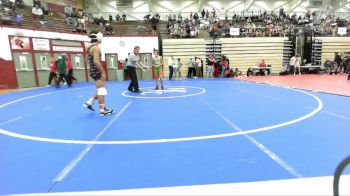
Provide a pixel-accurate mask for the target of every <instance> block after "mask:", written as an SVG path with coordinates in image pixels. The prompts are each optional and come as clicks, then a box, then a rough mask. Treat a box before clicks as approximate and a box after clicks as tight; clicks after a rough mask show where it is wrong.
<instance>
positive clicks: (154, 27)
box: [151, 15, 159, 35]
mask: <svg viewBox="0 0 350 196" xmlns="http://www.w3.org/2000/svg"><path fill="white" fill-rule="evenodd" d="M158 22H159V19H158V18H157V17H156V15H154V16H153V17H152V19H151V25H152V34H154V35H155V34H157V33H158V29H157V26H158Z"/></svg>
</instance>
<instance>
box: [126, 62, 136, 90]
mask: <svg viewBox="0 0 350 196" xmlns="http://www.w3.org/2000/svg"><path fill="white" fill-rule="evenodd" d="M126 70H127V71H128V74H129V76H130V79H131V82H130V84H129V87H128V90H129V91H139V82H138V81H137V75H136V68H135V67H131V66H127V67H126Z"/></svg>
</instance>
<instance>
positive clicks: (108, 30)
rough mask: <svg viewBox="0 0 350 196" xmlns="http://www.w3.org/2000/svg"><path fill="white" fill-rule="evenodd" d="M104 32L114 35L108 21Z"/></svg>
mask: <svg viewBox="0 0 350 196" xmlns="http://www.w3.org/2000/svg"><path fill="white" fill-rule="evenodd" d="M105 33H106V35H114V30H113V27H112V26H111V25H110V24H109V23H106V26H105Z"/></svg>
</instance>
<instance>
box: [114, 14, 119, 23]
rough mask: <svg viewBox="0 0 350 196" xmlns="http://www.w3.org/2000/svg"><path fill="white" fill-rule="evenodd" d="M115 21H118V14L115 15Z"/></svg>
mask: <svg viewBox="0 0 350 196" xmlns="http://www.w3.org/2000/svg"><path fill="white" fill-rule="evenodd" d="M115 21H117V22H119V21H120V15H119V14H117V15H116V16H115Z"/></svg>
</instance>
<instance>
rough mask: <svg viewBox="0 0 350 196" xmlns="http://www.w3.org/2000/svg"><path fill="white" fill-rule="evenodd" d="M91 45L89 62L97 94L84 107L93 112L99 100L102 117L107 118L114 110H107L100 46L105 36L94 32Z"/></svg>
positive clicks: (91, 35)
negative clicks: (94, 105)
mask: <svg viewBox="0 0 350 196" xmlns="http://www.w3.org/2000/svg"><path fill="white" fill-rule="evenodd" d="M89 38H90V39H91V45H90V46H89V47H88V49H87V51H88V56H87V60H88V63H89V66H90V77H91V78H92V79H94V80H95V84H96V88H97V92H96V93H95V94H94V95H93V96H92V97H91V98H90V99H89V100H88V101H87V102H86V103H84V106H85V107H86V108H88V109H90V110H92V111H94V109H93V108H92V105H93V104H94V102H95V101H96V99H97V100H98V104H99V108H100V115H101V116H106V115H110V114H112V113H113V112H114V110H112V109H107V108H106V106H105V96H106V95H107V89H106V86H105V80H106V72H105V70H104V69H103V67H102V64H101V49H100V47H99V46H98V44H100V43H101V42H102V38H103V34H102V33H101V32H96V31H92V32H91V33H90V35H89Z"/></svg>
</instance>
